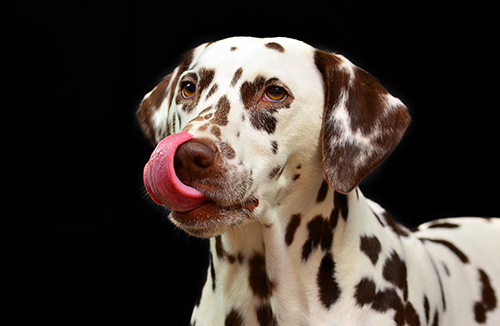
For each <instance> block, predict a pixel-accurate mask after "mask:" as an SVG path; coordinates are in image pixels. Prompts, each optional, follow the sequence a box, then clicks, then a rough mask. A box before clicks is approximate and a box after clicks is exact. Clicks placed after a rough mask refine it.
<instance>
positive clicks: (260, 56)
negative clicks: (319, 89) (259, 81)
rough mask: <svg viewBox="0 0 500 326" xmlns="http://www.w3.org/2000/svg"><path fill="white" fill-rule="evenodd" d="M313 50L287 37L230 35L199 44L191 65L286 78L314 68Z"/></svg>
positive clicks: (223, 73) (224, 71)
mask: <svg viewBox="0 0 500 326" xmlns="http://www.w3.org/2000/svg"><path fill="white" fill-rule="evenodd" d="M314 51H315V49H314V48H313V47H311V46H310V45H308V44H306V43H304V42H302V41H298V40H294V39H290V38H284V37H278V38H253V37H232V38H228V39H224V40H220V41H217V42H213V43H206V44H203V45H200V46H199V47H198V48H196V49H195V51H194V55H193V61H192V63H191V67H190V68H191V69H197V68H206V69H215V70H216V74H217V75H220V76H221V75H226V74H227V75H228V76H229V75H232V74H234V72H235V71H236V70H238V69H242V70H243V74H244V75H245V77H246V79H252V78H254V77H255V76H257V75H267V76H269V77H278V78H286V76H290V77H292V76H295V75H301V74H303V73H304V72H305V71H311V70H314ZM252 75H253V76H252Z"/></svg>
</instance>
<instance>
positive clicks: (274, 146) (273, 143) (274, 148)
mask: <svg viewBox="0 0 500 326" xmlns="http://www.w3.org/2000/svg"><path fill="white" fill-rule="evenodd" d="M271 152H273V154H275V155H276V153H278V142H277V141H276V140H272V141H271Z"/></svg>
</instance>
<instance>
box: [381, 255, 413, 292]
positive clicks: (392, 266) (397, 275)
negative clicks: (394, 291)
mask: <svg viewBox="0 0 500 326" xmlns="http://www.w3.org/2000/svg"><path fill="white" fill-rule="evenodd" d="M382 275H383V276H384V278H385V279H386V280H387V281H388V282H391V283H392V284H394V285H396V286H397V287H398V288H400V289H401V290H403V295H404V300H405V301H406V300H407V299H408V283H407V279H406V277H407V273H406V263H405V262H404V261H402V260H401V258H400V257H399V255H398V254H397V253H396V252H395V251H393V252H392V253H391V256H390V257H389V258H387V260H386V261H385V264H384V269H383V272H382Z"/></svg>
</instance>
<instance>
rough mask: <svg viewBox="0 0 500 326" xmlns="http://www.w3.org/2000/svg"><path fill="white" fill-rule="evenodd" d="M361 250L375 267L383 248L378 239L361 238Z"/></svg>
mask: <svg viewBox="0 0 500 326" xmlns="http://www.w3.org/2000/svg"><path fill="white" fill-rule="evenodd" d="M360 249H361V251H362V252H364V253H365V254H366V255H367V256H368V258H370V260H371V262H372V263H373V265H375V264H376V263H377V261H378V255H379V254H380V252H381V251H382V246H381V244H380V241H379V240H378V239H377V237H368V236H361V244H360Z"/></svg>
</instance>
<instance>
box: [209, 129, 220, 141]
mask: <svg viewBox="0 0 500 326" xmlns="http://www.w3.org/2000/svg"><path fill="white" fill-rule="evenodd" d="M210 133H211V134H212V135H214V136H215V137H217V138H219V139H220V136H221V130H220V128H219V127H217V126H212V127H211V128H210Z"/></svg>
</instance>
